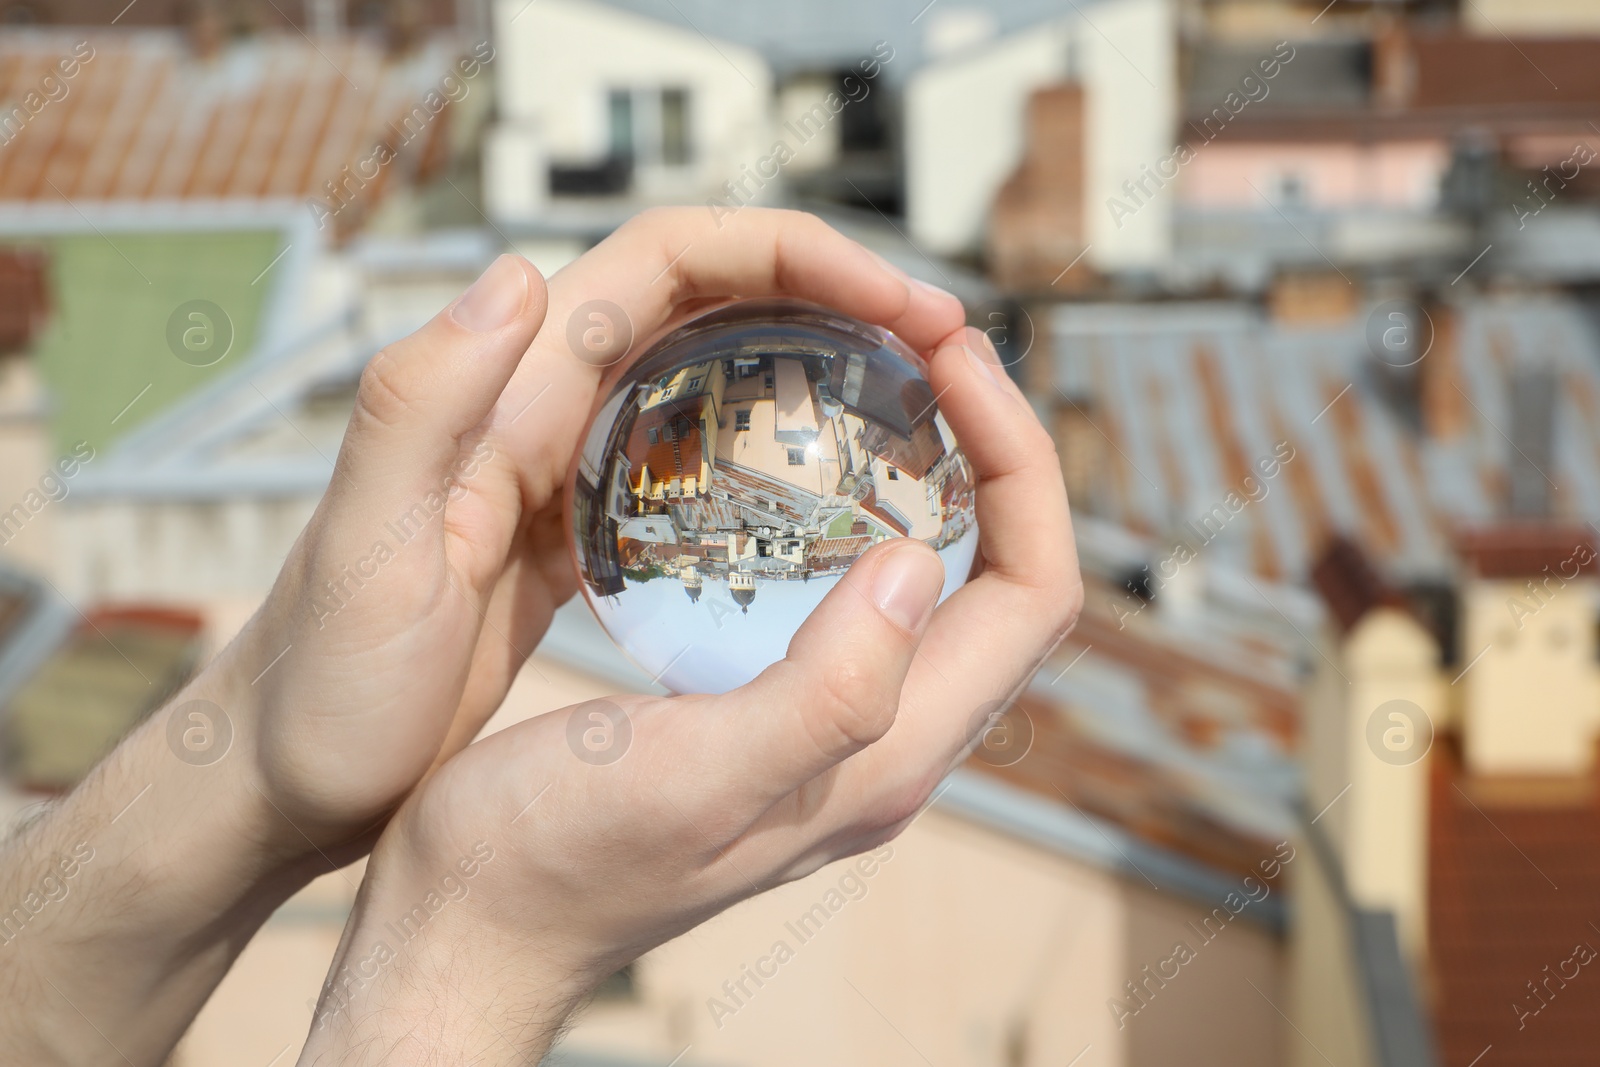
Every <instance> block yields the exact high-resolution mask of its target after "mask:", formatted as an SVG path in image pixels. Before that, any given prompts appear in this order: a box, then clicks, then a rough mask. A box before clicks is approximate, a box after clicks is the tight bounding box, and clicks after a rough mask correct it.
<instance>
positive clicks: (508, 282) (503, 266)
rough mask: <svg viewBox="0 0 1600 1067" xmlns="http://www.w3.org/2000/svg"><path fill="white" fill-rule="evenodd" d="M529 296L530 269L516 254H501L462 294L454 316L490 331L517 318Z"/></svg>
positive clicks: (477, 329) (475, 328)
mask: <svg viewBox="0 0 1600 1067" xmlns="http://www.w3.org/2000/svg"><path fill="white" fill-rule="evenodd" d="M527 298H528V274H527V272H526V271H524V270H523V269H522V265H521V264H519V263H518V262H517V260H516V257H515V256H501V257H500V258H499V259H497V260H495V261H494V262H493V263H491V264H489V269H488V270H486V271H484V272H483V273H482V274H481V275H479V276H478V280H477V281H475V282H473V283H472V286H471V288H469V289H468V290H467V291H466V292H464V293H462V294H461V299H460V300H457V301H456V306H455V307H454V308H451V309H450V317H451V318H453V319H455V320H456V321H457V322H459V323H460V324H461V325H463V326H465V327H466V328H467V329H469V330H472V331H473V332H475V333H489V332H491V331H494V330H498V329H499V328H500V327H502V326H504V325H506V324H507V323H509V322H510V321H511V320H512V319H514V318H516V317H517V313H518V312H519V311H521V310H522V305H523V302H524V301H525V300H527Z"/></svg>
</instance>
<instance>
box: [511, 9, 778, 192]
mask: <svg viewBox="0 0 1600 1067" xmlns="http://www.w3.org/2000/svg"><path fill="white" fill-rule="evenodd" d="M494 23H495V34H496V42H497V45H498V48H499V53H500V58H499V60H498V61H497V62H496V64H495V68H494V70H495V79H496V90H497V93H498V101H499V114H500V119H499V122H498V124H497V125H496V126H495V127H494V129H493V130H492V131H491V133H490V135H489V138H488V142H487V144H486V145H485V149H484V153H485V159H484V199H485V202H486V204H487V206H488V209H489V212H490V214H491V215H492V216H494V217H496V218H497V219H499V220H502V221H505V222H511V223H529V222H533V221H536V220H538V219H539V218H540V217H541V216H542V215H543V214H544V213H545V212H546V211H547V209H548V206H549V198H550V195H551V192H552V190H555V191H557V192H558V193H568V194H571V195H572V205H574V206H575V205H588V206H590V207H592V208H595V209H597V210H598V211H599V212H600V213H601V214H609V212H607V211H606V209H605V205H607V204H608V203H609V202H613V201H615V200H616V199H617V198H619V197H621V198H624V201H625V203H626V207H624V208H622V209H621V211H620V213H619V215H618V217H617V219H616V220H615V221H620V218H621V217H625V216H626V214H628V213H631V211H632V210H634V209H636V208H637V207H639V206H641V205H643V204H649V203H691V204H692V203H699V202H702V201H704V200H706V199H707V198H709V197H713V196H716V197H719V198H724V199H725V198H726V193H725V192H724V190H723V186H724V183H727V182H730V181H734V182H737V181H739V180H740V179H741V178H742V177H743V176H744V174H745V173H746V172H747V169H751V168H756V167H757V166H758V164H759V163H760V161H761V159H762V158H763V157H764V156H765V155H766V154H767V153H768V151H769V150H770V148H771V146H772V137H771V130H772V122H771V119H770V116H769V110H770V101H771V98H772V74H771V70H770V68H769V67H768V65H767V63H766V61H765V60H764V59H763V58H762V57H761V55H760V54H759V53H757V52H755V51H753V50H751V49H748V48H744V47H741V46H739V45H737V44H734V43H732V42H729V41H718V40H715V39H714V38H711V37H707V36H704V35H702V34H700V33H697V32H695V31H694V30H692V29H686V28H679V27H677V26H672V25H669V24H667V23H665V22H661V21H658V20H655V19H650V18H646V17H643V16H640V15H635V14H631V13H629V12H626V11H622V10H619V9H618V8H615V7H612V6H610V5H607V4H603V3H596V2H591V0H537V2H533V3H530V2H528V0H499V2H497V3H496V5H495V8H494ZM747 187H748V188H749V189H750V191H751V194H752V195H753V194H754V193H755V192H756V191H757V190H756V187H755V185H754V183H753V182H751V183H748V185H747Z"/></svg>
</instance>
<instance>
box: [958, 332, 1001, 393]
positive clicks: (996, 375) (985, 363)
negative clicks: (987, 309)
mask: <svg viewBox="0 0 1600 1067" xmlns="http://www.w3.org/2000/svg"><path fill="white" fill-rule="evenodd" d="M963 347H965V348H966V350H967V358H968V359H969V360H971V361H972V365H973V366H974V367H977V368H978V369H979V370H980V371H982V372H983V376H984V377H985V378H987V379H988V380H989V381H991V382H993V383H994V384H995V385H997V386H999V387H1000V388H1001V389H1002V390H1003V389H1005V386H1006V380H1007V378H1008V377H1009V375H1007V374H1006V370H1005V368H1004V367H1002V366H1001V365H1000V353H998V352H996V351H995V349H994V342H993V341H991V340H989V335H988V334H986V333H984V332H983V331H982V330H980V329H978V328H976V327H974V326H968V327H967V343H966V344H965V345H964V346H963Z"/></svg>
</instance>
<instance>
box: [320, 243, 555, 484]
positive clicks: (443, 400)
mask: <svg viewBox="0 0 1600 1067" xmlns="http://www.w3.org/2000/svg"><path fill="white" fill-rule="evenodd" d="M545 299H546V295H545V285H544V279H543V278H542V277H541V276H540V275H539V272H538V271H537V270H535V269H534V267H533V265H532V264H531V263H529V262H528V261H527V260H525V259H523V258H522V257H520V256H514V255H504V256H501V257H500V258H499V259H497V260H495V262H494V263H493V264H491V265H490V267H489V269H488V270H486V271H484V273H483V274H482V276H480V277H479V278H478V280H477V281H475V282H474V283H473V284H472V286H471V287H470V288H468V289H467V291H466V292H465V293H463V294H462V295H461V296H460V297H458V298H457V299H456V300H455V301H454V302H453V303H451V304H450V306H449V307H447V308H445V309H444V310H443V311H441V312H439V314H437V315H435V316H434V317H433V319H432V320H430V321H429V322H428V324H427V325H425V326H423V327H422V329H420V330H418V331H417V332H416V333H414V334H412V335H411V336H409V337H406V338H404V339H402V340H400V341H397V342H395V343H394V344H392V345H389V346H387V347H385V348H384V349H383V351H381V352H379V353H378V354H377V355H376V356H374V357H373V358H372V360H371V361H370V362H369V363H368V364H367V366H366V369H365V370H364V371H363V372H362V375H361V383H360V386H359V388H358V390H357V394H356V408H355V413H354V414H353V415H352V416H351V420H350V427H349V429H348V430H347V431H346V434H345V440H344V444H343V446H342V448H341V449H340V455H339V461H338V465H337V467H338V469H337V471H336V477H335V486H334V487H335V490H336V491H337V490H341V489H342V488H349V489H353V490H354V492H355V493H356V494H357V496H358V497H359V499H360V503H361V504H362V505H363V506H364V507H367V508H376V509H378V513H380V514H390V513H391V512H392V511H393V510H394V508H396V507H398V508H399V509H401V510H404V509H405V508H406V507H408V506H409V505H410V504H412V503H414V502H416V501H417V500H418V499H419V498H420V497H423V496H425V495H426V494H428V493H442V492H444V491H445V490H446V489H447V488H448V484H449V483H448V479H450V478H451V476H452V474H453V472H454V468H455V467H456V466H457V464H458V463H459V462H460V453H461V445H462V439H463V438H464V437H465V436H467V435H468V434H469V433H471V432H472V431H473V430H474V429H475V428H476V427H478V426H479V425H480V424H482V423H483V421H484V419H485V418H486V417H487V416H488V414H489V413H490V411H491V410H493V408H494V405H495V402H496V401H497V400H498V399H499V397H500V394H501V392H502V391H503V390H504V389H505V386H506V383H507V382H508V381H509V380H510V379H511V375H512V373H513V372H514V371H515V370H516V367H517V363H518V361H519V360H520V359H521V358H522V356H523V354H524V353H525V352H526V351H527V349H528V345H529V344H530V343H531V342H532V341H533V338H534V335H535V334H536V333H537V332H538V329H539V326H540V324H541V323H542V322H543V320H544V310H545Z"/></svg>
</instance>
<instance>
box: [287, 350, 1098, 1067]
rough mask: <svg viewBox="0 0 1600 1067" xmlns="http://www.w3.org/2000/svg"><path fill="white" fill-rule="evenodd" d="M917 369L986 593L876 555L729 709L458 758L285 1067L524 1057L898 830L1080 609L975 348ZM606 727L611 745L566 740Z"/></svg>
mask: <svg viewBox="0 0 1600 1067" xmlns="http://www.w3.org/2000/svg"><path fill="white" fill-rule="evenodd" d="M930 373H931V376H932V379H933V385H934V388H935V390H936V391H937V392H938V394H939V396H940V397H941V401H940V406H941V409H942V410H943V412H944V414H945V416H946V418H947V419H948V421H949V422H950V425H951V426H952V428H953V429H954V430H955V432H956V436H957V437H958V439H959V440H960V441H961V444H962V447H963V449H964V451H965V452H966V453H967V455H968V457H969V458H970V460H971V461H972V463H973V466H974V469H975V471H976V473H977V476H978V490H977V493H978V514H979V532H980V550H981V554H982V561H983V568H984V569H983V572H982V573H981V574H980V575H979V576H978V577H977V578H976V579H975V580H973V581H972V582H970V583H968V584H967V585H966V586H964V587H962V588H961V589H960V590H958V591H957V592H956V593H955V594H954V595H952V596H951V597H950V598H949V599H948V600H947V601H946V602H945V603H944V604H943V605H941V606H940V607H939V608H938V610H937V611H934V607H933V606H934V603H935V601H936V599H937V597H938V594H939V590H940V587H941V583H942V579H943V568H942V567H941V566H940V564H939V561H938V557H937V556H936V555H935V554H934V553H933V551H932V550H931V549H929V548H927V547H926V546H924V545H922V544H920V543H917V542H914V541H899V542H889V543H886V544H880V545H878V546H876V547H874V548H873V549H872V551H870V552H868V553H867V554H866V555H865V556H863V557H862V558H861V559H860V560H858V561H857V562H856V564H855V565H854V566H853V567H852V568H851V569H850V571H849V572H848V573H847V574H846V576H845V578H844V580H843V581H842V582H841V583H840V584H839V585H838V586H837V587H835V588H834V589H833V590H832V591H831V592H830V593H829V595H828V596H827V598H826V599H825V600H824V601H823V602H822V604H821V605H820V606H819V607H818V608H817V609H816V611H815V612H814V613H813V614H812V616H811V617H810V618H809V619H808V620H807V622H806V624H805V625H804V627H803V628H802V629H801V630H800V631H799V633H798V634H797V635H796V637H795V638H794V640H793V642H792V644H791V645H790V647H789V651H788V656H787V657H786V658H785V659H784V660H782V661H781V662H779V663H777V664H774V665H773V666H772V667H770V668H768V669H767V670H766V671H765V672H763V673H762V674H761V675H760V676H759V677H758V678H757V679H756V680H755V681H753V682H752V683H751V684H749V685H747V686H745V687H743V688H741V689H738V690H735V691H733V692H730V693H728V694H726V695H723V696H717V697H705V696H698V697H677V698H672V699H660V698H649V697H617V698H615V699H614V700H611V701H592V702H590V703H588V704H583V705H579V706H577V707H574V708H570V709H566V710H565V711H559V712H555V713H552V714H549V715H545V716H541V717H539V718H537V719H533V720H530V721H527V722H524V723H521V724H518V725H517V726H514V727H511V728H509V729H507V730H505V731H503V732H501V733H498V734H495V735H493V736H491V737H488V738H485V739H484V740H482V741H479V742H477V743H476V744H473V745H470V746H468V747H467V749H466V750H465V751H463V752H461V753H460V754H459V755H456V756H455V757H453V758H452V759H451V760H450V761H449V762H447V763H446V764H444V766H443V767H441V768H440V769H439V771H438V773H437V774H435V775H434V776H433V777H432V778H430V779H429V780H428V781H427V782H426V783H425V784H424V785H423V786H422V787H421V788H420V789H419V790H418V791H417V792H416V793H415V794H413V796H412V797H411V799H410V800H408V801H407V803H406V804H405V806H404V807H402V808H401V810H400V812H399V813H398V814H397V815H396V816H395V818H394V820H393V821H392V822H391V823H390V825H389V827H388V829H387V831H386V832H385V834H384V836H383V838H382V839H381V841H380V842H379V844H378V847H377V849H376V850H375V852H374V855H373V858H372V862H371V864H370V865H369V869H368V876H367V883H366V885H365V886H364V888H363V893H362V897H361V899H360V901H359V902H358V906H357V910H356V913H355V914H354V916H353V917H352V919H351V924H350V926H349V928H348V929H347V930H346V935H345V939H344V942H343V943H342V944H341V946H340V950H339V954H338V956H337V957H336V959H335V961H334V966H333V968H332V970H331V972H330V975H329V983H328V986H327V988H326V989H325V991H324V996H323V999H322V1002H321V1004H320V1005H319V1007H318V1010H317V1015H316V1019H315V1022H314V1024H313V1028H312V1034H311V1040H310V1042H309V1043H308V1044H307V1046H306V1049H305V1052H304V1054H303V1056H302V1059H301V1063H302V1064H303V1065H306V1067H311V1065H314V1064H334V1063H337V1064H347V1065H362V1064H379V1063H382V1064H423V1063H434V1062H440V1061H442V1060H448V1061H450V1062H463V1063H465V1062H471V1063H484V1064H495V1063H503V1064H514V1063H534V1062H538V1060H539V1058H540V1056H542V1055H543V1053H544V1052H545V1051H546V1049H547V1048H548V1045H549V1042H550V1040H551V1039H552V1035H553V1034H555V1033H556V1032H558V1030H559V1028H560V1026H561V1024H562V1021H563V1019H564V1018H565V1016H566V1015H567V1014H568V1013H569V1012H570V1011H571V1009H572V1007H573V1006H574V1005H575V1004H576V1003H578V1002H580V1001H581V1000H582V999H583V998H584V997H585V996H586V995H587V993H588V992H589V991H590V990H592V989H593V987H594V986H595V985H596V984H597V983H598V982H599V981H600V980H601V979H602V978H603V977H604V976H605V975H607V974H609V973H610V972H612V971H614V970H615V969H617V968H618V967H620V966H621V965H623V964H624V963H626V962H627V961H629V960H631V959H633V958H635V957H636V956H638V955H639V954H640V953H642V952H644V951H646V950H648V949H649V948H651V947H653V946H655V945H658V944H660V943H661V942H663V941H665V940H667V939H668V938H671V937H673V936H676V935H677V934H679V933H682V932H683V931H685V930H688V929H689V928H691V927H693V926H695V925H696V924H698V923H700V922H702V921H704V920H705V919H707V918H709V917H710V916H712V915H714V914H716V913H717V912H719V911H721V910H723V909H725V908H727V907H728V906H729V905H730V904H732V903H734V902H736V901H738V900H740V899H742V898H744V897H748V896H750V895H752V894H754V893H758V892H761V891H762V890H765V889H767V888H770V887H772V886H775V885H779V884H781V883H783V882H786V881H789V880H792V879H795V878H799V877H802V876H804V875H806V874H808V873H810V872H812V871H814V870H816V869H817V868H819V867H820V866H822V865H823V864H826V863H828V862H830V861H832V860H834V859H837V858H839V857H842V856H846V855H849V854H852V853H855V852H860V851H863V850H866V849H869V848H872V847H874V846H875V845H877V844H879V843H881V842H883V841H884V840H886V839H888V838H890V837H893V836H894V835H895V834H896V833H898V832H899V831H900V830H901V829H903V828H904V827H905V826H906V825H907V824H908V823H909V821H910V820H911V819H912V818H913V817H914V816H915V814H916V813H917V811H918V810H919V809H920V808H921V807H922V806H923V804H924V803H925V802H926V801H927V799H928V797H929V795H930V794H931V792H932V790H933V789H934V788H935V787H936V785H937V784H938V782H939V781H940V780H941V779H942V778H943V777H944V776H945V775H946V774H947V773H948V772H949V771H950V770H951V769H952V768H953V767H954V766H955V765H956V763H958V762H959V761H960V759H961V758H962V757H963V756H964V755H965V753H966V751H967V748H968V746H969V745H970V743H971V742H972V741H973V739H974V737H975V735H976V734H977V733H978V732H979V731H980V730H981V729H982V728H983V727H984V726H986V725H987V724H988V723H989V722H990V721H992V720H991V719H990V718H989V716H988V715H987V714H986V712H987V711H989V710H990V709H994V708H996V707H998V706H999V704H1000V703H1001V702H1004V701H1007V700H1009V699H1010V698H1011V697H1013V696H1014V695H1015V694H1016V693H1017V692H1018V691H1019V690H1020V689H1021V687H1022V686H1023V685H1025V684H1026V682H1027V680H1028V679H1029V678H1030V677H1031V676H1032V674H1033V672H1034V671H1035V670H1036V669H1037V666H1038V665H1039V663H1040V662H1042V660H1043V658H1044V657H1045V656H1046V655H1047V654H1048V653H1049V652H1050V650H1051V649H1053V648H1054V647H1055V645H1056V644H1057V643H1058V642H1059V641H1060V639H1061V638H1062V637H1063V636H1065V634H1066V633H1067V632H1068V630H1069V629H1070V627H1071V626H1072V624H1073V622H1074V621H1075V620H1076V618H1077V614H1078V611H1079V608H1080V607H1081V604H1082V584H1081V581H1080V579H1079V576H1078V569H1077V560H1076V556H1075V554H1074V551H1073V541H1072V531H1071V528H1070V521H1069V516H1068V511H1067V503H1066V499H1065V493H1064V491H1063V487H1062V482H1061V476H1060V471H1059V467H1058V463H1057V459H1056V456H1055V452H1054V449H1053V446H1052V443H1051V440H1050V438H1049V436H1048V434H1047V433H1046V432H1045V430H1044V428H1043V427H1042V426H1040V424H1039V423H1038V421H1037V420H1036V419H1035V418H1034V416H1033V414H1032V412H1031V410H1030V409H1029V408H1028V407H1027V405H1026V404H1025V402H1024V400H1023V398H1022V396H1021V394H1020V393H1019V392H1018V391H1017V390H1016V388H1015V386H1013V385H1011V384H1010V382H1009V381H1008V380H1006V379H1005V375H1004V373H1003V372H1002V371H1000V369H999V368H998V366H997V365H996V360H995V357H994V355H993V349H992V348H989V347H988V345H987V343H986V341H985V340H984V338H983V336H982V334H980V333H978V332H977V331H975V330H970V329H968V330H964V331H959V332H956V333H954V334H952V335H951V336H950V337H949V338H948V339H947V342H946V343H945V344H944V345H943V346H941V347H940V348H939V350H938V352H937V354H936V355H935V357H934V359H933V361H932V365H931V372H930ZM930 613H931V617H930ZM607 727H609V729H610V732H611V737H612V744H613V745H618V746H620V745H624V744H626V748H625V749H623V750H614V751H609V752H606V753H605V754H604V757H603V758H596V757H595V755H594V754H592V753H590V752H589V750H588V749H586V748H584V747H583V746H582V745H581V744H578V743H576V742H575V740H574V738H575V737H576V736H578V735H581V733H582V732H583V731H584V730H586V729H591V728H594V729H600V730H602V731H603V730H606V729H607ZM623 739H628V740H626V741H624V740H623Z"/></svg>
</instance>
